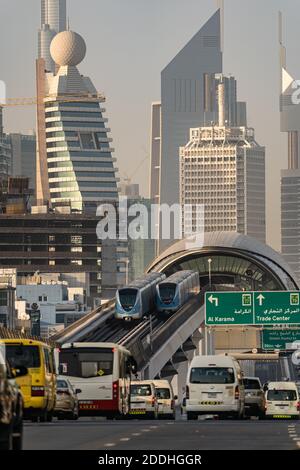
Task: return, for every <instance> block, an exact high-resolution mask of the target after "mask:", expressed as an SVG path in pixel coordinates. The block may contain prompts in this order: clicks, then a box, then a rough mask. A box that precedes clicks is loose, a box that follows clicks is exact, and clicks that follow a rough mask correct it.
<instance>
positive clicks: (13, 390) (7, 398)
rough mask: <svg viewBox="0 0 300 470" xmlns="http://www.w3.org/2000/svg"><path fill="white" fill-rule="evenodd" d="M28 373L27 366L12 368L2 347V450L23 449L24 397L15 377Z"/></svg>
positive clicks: (0, 408) (0, 388) (0, 398)
mask: <svg viewBox="0 0 300 470" xmlns="http://www.w3.org/2000/svg"><path fill="white" fill-rule="evenodd" d="M26 374H28V371H27V369H26V367H20V368H18V369H11V367H10V365H9V364H8V362H7V361H6V360H5V358H4V355H3V354H2V351H1V349H0V450H21V449H22V438H23V397H22V393H21V390H20V388H19V386H18V385H17V383H16V381H15V378H16V377H22V376H24V375H26Z"/></svg>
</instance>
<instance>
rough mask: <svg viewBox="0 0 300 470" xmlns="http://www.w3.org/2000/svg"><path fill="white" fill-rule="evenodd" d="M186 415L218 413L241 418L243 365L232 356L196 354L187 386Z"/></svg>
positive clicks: (242, 415)
mask: <svg viewBox="0 0 300 470" xmlns="http://www.w3.org/2000/svg"><path fill="white" fill-rule="evenodd" d="M186 413H187V419H188V420H192V419H197V418H198V416H200V415H217V416H220V417H234V418H237V419H242V418H243V417H244V413H245V390H244V385H243V377H242V371H241V367H240V365H239V363H238V361H237V360H236V359H234V358H233V357H231V356H226V355H224V356H223V355H220V356H196V357H194V359H193V360H192V362H191V365H190V367H189V370H188V375H187V386H186Z"/></svg>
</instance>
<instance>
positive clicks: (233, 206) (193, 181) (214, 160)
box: [180, 125, 266, 243]
mask: <svg viewBox="0 0 300 470" xmlns="http://www.w3.org/2000/svg"><path fill="white" fill-rule="evenodd" d="M265 201H266V197H265V148H264V147H261V146H260V145H259V144H258V143H257V142H256V140H255V135H254V130H253V129H251V128H247V127H227V126H224V125H223V126H211V127H199V128H193V129H191V130H190V140H189V142H188V143H187V145H186V146H185V147H181V149H180V202H181V204H182V205H184V204H191V205H193V206H195V205H196V204H199V205H204V217H205V218H204V224H205V227H204V228H205V232H217V231H226V232H230V231H231V232H239V233H242V234H245V235H249V236H251V237H254V238H256V239H257V240H259V241H261V242H263V243H265V240H266V214H265ZM192 228H193V231H195V230H196V227H192Z"/></svg>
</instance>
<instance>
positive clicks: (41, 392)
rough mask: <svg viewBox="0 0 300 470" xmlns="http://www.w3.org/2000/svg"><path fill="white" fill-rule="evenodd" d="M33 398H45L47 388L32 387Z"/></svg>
mask: <svg viewBox="0 0 300 470" xmlns="http://www.w3.org/2000/svg"><path fill="white" fill-rule="evenodd" d="M31 396H32V397H44V396H45V388H44V387H31Z"/></svg>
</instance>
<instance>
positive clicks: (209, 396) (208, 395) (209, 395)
mask: <svg viewBox="0 0 300 470" xmlns="http://www.w3.org/2000/svg"><path fill="white" fill-rule="evenodd" d="M207 398H217V394H216V393H208V394H207Z"/></svg>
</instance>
